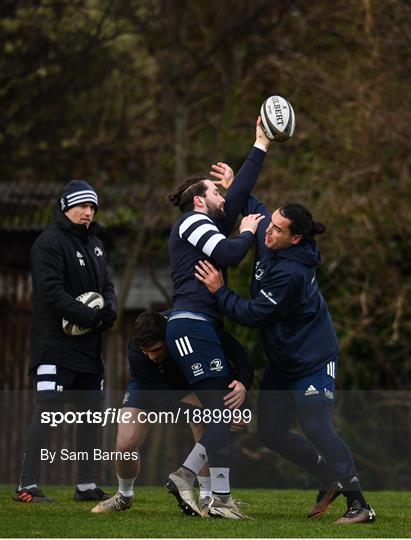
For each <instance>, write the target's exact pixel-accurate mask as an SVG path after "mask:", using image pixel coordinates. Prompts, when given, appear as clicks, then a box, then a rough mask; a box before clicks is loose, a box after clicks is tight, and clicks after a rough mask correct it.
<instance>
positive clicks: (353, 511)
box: [335, 501, 376, 525]
mask: <svg viewBox="0 0 411 540" xmlns="http://www.w3.org/2000/svg"><path fill="white" fill-rule="evenodd" d="M375 519H376V515H375V512H374V510H373V509H372V508H371V506H370V505H369V504H367V505H366V507H365V508H364V507H362V506H361V503H360V501H354V502H352V503H351V505H350V506H349V507H348V509H347V511H346V512H345V514H343V515H342V516H341V517H340V519H337V521H335V523H338V525H350V524H351V523H373V522H374V521H375Z"/></svg>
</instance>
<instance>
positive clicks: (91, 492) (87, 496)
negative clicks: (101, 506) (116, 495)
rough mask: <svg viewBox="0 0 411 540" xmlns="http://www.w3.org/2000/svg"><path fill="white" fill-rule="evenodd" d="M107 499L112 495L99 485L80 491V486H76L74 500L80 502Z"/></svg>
mask: <svg viewBox="0 0 411 540" xmlns="http://www.w3.org/2000/svg"><path fill="white" fill-rule="evenodd" d="M107 499H110V495H109V494H108V493H105V492H104V491H103V490H102V489H100V488H98V487H95V488H94V489H86V490H85V491H80V490H79V488H76V491H75V492H74V500H75V501H78V502H81V501H107Z"/></svg>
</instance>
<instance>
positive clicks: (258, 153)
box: [166, 118, 270, 519]
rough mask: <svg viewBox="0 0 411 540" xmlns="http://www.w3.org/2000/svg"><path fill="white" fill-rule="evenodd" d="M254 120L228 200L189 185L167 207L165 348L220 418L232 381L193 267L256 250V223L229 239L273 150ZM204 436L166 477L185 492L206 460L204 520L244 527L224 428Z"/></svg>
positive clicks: (225, 170)
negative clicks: (171, 221) (173, 210)
mask: <svg viewBox="0 0 411 540" xmlns="http://www.w3.org/2000/svg"><path fill="white" fill-rule="evenodd" d="M260 124H261V120H260V118H258V119H257V125H256V142H255V144H254V147H253V148H252V150H251V152H250V154H249V156H248V157H247V159H246V161H245V162H244V164H243V166H242V167H241V169H240V171H239V173H238V174H237V176H236V178H235V180H234V182H233V183H232V185H231V186H230V188H229V189H228V192H227V196H226V199H225V200H224V198H223V197H222V196H221V194H220V193H219V189H218V186H217V185H216V183H214V182H213V181H212V180H210V179H209V178H207V177H206V176H194V177H191V178H190V179H188V180H187V181H186V182H185V183H184V184H183V185H182V186H181V187H180V188H179V190H178V191H177V192H176V193H175V194H174V195H172V196H170V199H171V201H172V202H173V203H174V204H175V205H176V206H178V207H179V208H180V210H181V211H182V213H183V215H182V216H181V218H180V219H179V220H178V221H177V223H176V224H175V225H174V227H173V229H172V231H171V234H170V240H169V255H170V261H171V276H172V281H173V313H172V314H171V316H170V318H169V322H168V325H167V335H166V337H167V347H168V350H169V352H170V354H171V356H172V357H173V358H174V360H175V361H176V362H177V363H178V365H179V366H180V368H181V370H182V371H183V373H184V375H185V377H186V380H187V382H188V383H189V385H190V388H192V390H193V392H195V393H196V395H197V396H198V397H199V398H200V401H201V403H202V405H203V407H204V408H206V409H210V410H211V411H214V410H216V411H221V412H223V410H224V396H225V395H226V394H227V393H228V392H229V391H230V389H231V390H232V389H233V388H234V387H235V385H236V384H237V381H233V380H232V379H231V377H230V376H229V372H228V367H227V359H226V357H225V355H224V351H223V349H222V347H221V343H220V340H219V338H218V335H217V332H216V327H217V326H218V325H219V324H222V323H221V317H220V315H219V313H218V310H217V309H216V303H215V299H214V297H213V295H212V294H210V293H209V292H208V290H207V288H206V287H204V285H203V284H201V283H199V282H198V281H197V280H196V278H195V276H194V273H195V266H196V264H197V263H198V261H199V260H200V259H203V258H204V257H206V258H207V259H208V260H210V261H212V262H213V263H214V264H215V265H217V266H218V267H219V268H223V269H224V268H226V267H228V266H234V265H236V264H238V263H239V262H240V261H241V259H243V257H244V256H245V255H246V253H247V252H248V250H249V249H250V247H251V246H252V245H253V242H254V234H255V232H256V230H257V226H258V223H259V221H260V220H261V216H260V215H259V214H255V215H249V216H247V217H245V218H244V219H243V221H242V222H241V225H240V234H239V236H237V237H236V238H234V239H229V238H227V236H228V235H229V234H230V232H231V231H232V229H233V227H234V224H235V222H236V219H237V217H238V215H239V214H240V212H241V209H242V207H243V204H245V202H246V200H247V199H248V196H249V194H250V192H251V190H252V189H253V187H254V185H255V183H256V181H257V177H258V173H259V172H260V169H261V166H262V163H263V160H264V156H265V152H266V150H267V148H268V146H269V144H270V141H269V139H268V138H267V137H266V136H265V134H264V132H263V130H262V128H261V125H260ZM214 169H215V171H216V172H215V173H214V174H213V176H215V177H217V178H228V177H230V174H231V169H229V167H228V166H227V165H225V164H222V163H218V164H217V166H214ZM204 428H205V429H204V434H203V436H202V438H201V439H200V441H199V443H197V445H196V446H195V448H194V449H193V452H192V454H191V455H190V456H189V458H188V459H187V461H186V463H185V467H184V468H183V467H182V468H180V469H178V470H177V471H175V472H174V473H172V474H171V475H170V478H171V479H172V480H173V482H174V484H176V478H178V480H179V481H178V485H179V486H181V490H182V491H185V492H187V491H189V490H190V489H191V488H192V486H193V484H194V480H195V476H196V474H197V473H198V470H197V469H198V467H199V466H200V464H201V460H200V459H198V455H199V454H206V455H207V457H208V461H209V465H210V476H211V490H212V502H211V503H210V506H209V515H210V516H212V517H225V518H230V519H242V518H244V517H245V516H244V515H243V514H242V513H241V512H240V510H239V508H238V506H237V505H236V504H235V502H234V501H233V499H232V497H231V492H230V482H229V459H230V447H231V441H230V429H229V425H228V424H227V423H224V422H216V421H214V420H213V418H212V420H211V422H210V423H207V424H205V425H204Z"/></svg>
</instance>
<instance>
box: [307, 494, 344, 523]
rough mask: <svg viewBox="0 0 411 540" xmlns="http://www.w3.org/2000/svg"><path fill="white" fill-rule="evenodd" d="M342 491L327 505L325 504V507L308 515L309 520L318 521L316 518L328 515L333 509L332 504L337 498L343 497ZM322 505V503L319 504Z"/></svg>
mask: <svg viewBox="0 0 411 540" xmlns="http://www.w3.org/2000/svg"><path fill="white" fill-rule="evenodd" d="M341 493H342V492H341V491H340V492H339V493H336V494H335V495H333V497H332V498H331V499H329V500H328V502H327V503H325V504H324V506H323V507H319V509H318V510H317V511H316V512H315V513H313V512H312V511H311V512H310V513H309V514H307V517H308V519H316V518H319V517H321V516H324V515H325V514H328V512H329V511H330V508H331V505H332V503H333V502H334V501H335V499H336V498H337V497H339V496H340V495H341ZM319 504H321V503H319Z"/></svg>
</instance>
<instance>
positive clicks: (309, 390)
mask: <svg viewBox="0 0 411 540" xmlns="http://www.w3.org/2000/svg"><path fill="white" fill-rule="evenodd" d="M319 393H320V392H319V391H318V390H317V388H316V387H315V386H313V385H312V384H310V386H309V387H308V388H307V390H306V391H305V394H304V395H305V396H314V395H315V394H319Z"/></svg>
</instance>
